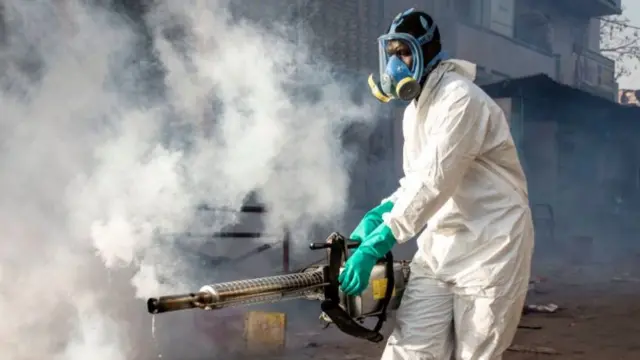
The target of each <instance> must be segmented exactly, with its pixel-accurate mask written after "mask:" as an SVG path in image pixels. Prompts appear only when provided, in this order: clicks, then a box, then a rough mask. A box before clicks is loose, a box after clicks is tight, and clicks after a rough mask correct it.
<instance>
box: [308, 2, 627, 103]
mask: <svg viewBox="0 0 640 360" xmlns="http://www.w3.org/2000/svg"><path fill="white" fill-rule="evenodd" d="M305 3H306V4H305V8H306V9H313V10H312V11H304V12H305V13H307V14H308V13H309V12H311V13H312V18H313V21H312V23H313V25H312V28H313V31H314V33H315V34H318V35H321V36H322V38H323V39H324V44H323V45H324V47H323V50H324V51H325V52H326V53H327V54H330V57H331V59H334V60H335V61H336V62H337V63H338V64H340V65H341V66H344V67H346V68H349V69H353V70H361V71H365V70H366V71H374V70H375V69H376V61H377V54H376V50H377V47H376V37H377V36H379V35H380V34H382V33H383V32H384V31H385V30H386V27H387V26H388V23H389V21H390V20H391V19H392V18H393V16H395V15H396V14H397V13H399V12H400V11H403V10H405V9H407V8H409V7H415V6H417V5H416V3H415V2H413V1H408V0H395V1H385V0H378V1H365V0H354V1H349V2H339V1H337V0H326V1H323V2H314V1H311V0H305ZM310 3H311V4H313V6H309V4H310ZM420 6H421V8H422V9H423V10H425V11H426V12H428V13H430V14H432V15H433V16H434V17H435V18H436V20H437V22H438V25H439V27H440V29H441V33H442V37H443V42H444V47H445V48H446V49H447V50H448V52H449V53H450V54H451V55H453V56H455V57H458V58H461V59H466V60H470V61H473V62H475V63H476V64H478V69H479V73H478V82H480V83H489V82H494V81H500V80H504V79H507V78H518V77H523V76H528V75H534V74H539V73H542V74H546V75H547V76H549V77H551V78H552V79H554V80H556V81H558V82H560V83H563V84H566V85H570V86H573V87H576V88H579V89H582V90H584V91H587V92H590V93H592V94H595V95H598V96H601V97H605V98H607V99H611V100H615V99H616V98H617V93H618V89H617V84H616V81H615V76H614V74H615V63H614V62H613V61H612V60H610V59H608V58H606V57H604V56H603V55H602V54H601V53H600V20H599V17H601V16H606V15H612V14H619V13H621V11H622V10H621V0H584V1H582V2H581V4H580V7H576V6H575V3H574V2H573V1H568V0H557V1H548V0H427V1H423V2H422V4H421V5H420ZM307 14H304V15H307Z"/></svg>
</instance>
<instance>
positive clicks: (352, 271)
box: [338, 224, 397, 296]
mask: <svg viewBox="0 0 640 360" xmlns="http://www.w3.org/2000/svg"><path fill="white" fill-rule="evenodd" d="M396 243H397V241H396V238H395V237H394V236H393V233H392V232H391V229H390V228H389V227H388V226H387V225H385V224H380V225H379V226H378V227H377V228H376V229H375V230H374V231H373V232H371V234H369V236H367V237H366V238H365V239H364V241H362V243H361V244H360V246H359V247H358V248H357V249H356V250H355V252H354V253H353V255H351V257H350V258H349V259H348V260H347V262H346V263H345V264H344V269H343V270H342V273H340V276H339V277H338V282H339V283H340V289H341V290H342V292H344V293H345V294H347V295H351V296H358V295H360V294H362V292H363V291H364V290H366V289H367V287H368V286H369V278H370V277H371V271H373V267H374V266H375V265H376V262H377V261H378V259H381V258H383V257H384V256H385V255H386V254H387V253H388V252H389V251H391V249H392V248H393V246H394V245H395V244H396Z"/></svg>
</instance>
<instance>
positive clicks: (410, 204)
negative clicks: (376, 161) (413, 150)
mask: <svg viewBox="0 0 640 360" xmlns="http://www.w3.org/2000/svg"><path fill="white" fill-rule="evenodd" d="M442 93H443V95H441V96H439V99H436V101H434V104H433V105H431V107H430V108H429V111H428V115H427V116H426V119H418V121H423V126H421V127H419V129H421V130H422V131H424V132H425V139H426V140H425V144H424V146H423V147H422V148H423V149H424V150H423V151H422V153H421V154H419V155H418V157H417V158H418V161H417V163H416V164H412V167H411V169H410V171H409V172H408V173H405V177H404V179H403V180H404V181H403V184H402V187H401V188H402V191H401V192H399V194H398V196H397V198H396V199H395V201H394V207H393V210H392V211H391V212H389V213H388V214H386V215H385V217H384V221H385V224H387V226H389V228H391V231H392V232H393V235H394V236H395V238H396V240H397V241H398V242H399V243H402V242H405V241H407V240H409V239H410V238H412V237H413V236H415V235H416V234H417V233H419V232H420V231H421V230H422V229H423V228H424V227H425V226H426V225H427V221H428V220H429V219H430V218H431V217H432V216H433V215H434V214H435V213H436V212H437V211H438V210H439V209H440V208H441V207H442V206H443V205H444V203H445V202H446V201H447V200H448V199H449V198H450V197H451V196H452V195H453V193H454V192H455V190H456V188H457V187H458V185H459V184H460V182H461V180H462V178H463V176H464V174H465V172H466V170H467V168H468V167H469V165H470V164H471V163H472V161H473V160H474V159H475V157H476V156H477V155H478V153H479V151H480V149H481V148H482V144H483V142H484V138H485V133H486V128H487V125H488V118H489V115H488V110H487V108H486V106H485V104H484V102H483V101H482V100H480V99H478V98H475V97H473V96H471V95H470V94H469V91H468V89H467V88H465V87H464V85H459V84H455V83H453V84H449V85H448V86H447V87H445V88H444V89H442Z"/></svg>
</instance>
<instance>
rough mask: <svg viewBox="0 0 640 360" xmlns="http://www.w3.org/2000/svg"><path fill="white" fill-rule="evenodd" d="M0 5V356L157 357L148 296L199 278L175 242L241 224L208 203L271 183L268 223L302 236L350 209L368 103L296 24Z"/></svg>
mask: <svg viewBox="0 0 640 360" xmlns="http://www.w3.org/2000/svg"><path fill="white" fill-rule="evenodd" d="M247 3H251V4H253V5H254V6H263V7H269V6H270V5H268V4H267V2H264V1H258V0H254V1H249V2H247ZM3 4H4V5H3V7H4V9H3V13H4V17H5V30H6V32H5V37H4V40H5V43H4V44H3V46H2V47H1V50H0V66H1V67H2V75H1V76H2V77H1V80H0V85H1V86H2V88H1V94H0V109H2V110H1V113H0V148H1V150H2V151H1V152H0V189H1V191H2V194H1V196H0V259H1V262H0V309H2V310H1V312H2V321H0V354H1V355H0V358H2V359H11V360H23V359H37V360H41V359H57V360H79V359H93V360H121V359H122V360H124V359H127V360H128V359H134V358H140V359H148V358H150V356H151V355H150V354H154V352H153V351H151V350H149V347H150V346H151V345H150V344H146V343H143V342H140V341H139V340H137V339H138V338H137V337H136V334H138V333H139V332H141V331H149V329H147V328H144V326H143V325H142V324H143V323H144V322H143V321H141V320H137V319H139V318H141V317H144V316H146V314H141V312H143V311H144V307H143V306H141V302H140V301H139V300H136V298H138V299H140V298H144V297H147V296H156V295H160V294H163V293H167V292H174V291H183V290H193V287H194V286H197V285H198V284H197V283H196V282H195V281H191V279H189V277H188V276H187V275H185V274H188V272H186V273H185V271H184V267H185V266H187V265H185V264H183V262H181V256H182V255H181V253H180V252H179V251H177V250H176V246H175V241H176V238H177V237H175V236H172V235H171V234H180V233H185V232H200V233H203V232H204V233H207V232H214V231H217V230H220V229H222V228H223V227H225V226H227V225H230V224H233V223H234V222H235V221H236V216H234V213H233V212H225V211H219V212H214V213H213V216H206V217H203V216H200V215H198V214H199V213H198V212H197V211H196V209H197V208H198V206H200V205H202V204H207V205H210V206H213V207H216V208H230V209H238V208H239V207H240V206H241V205H242V202H243V200H244V199H245V198H246V196H247V194H249V193H251V192H252V191H258V192H259V194H260V198H261V200H262V201H264V203H265V204H266V205H267V206H268V208H269V210H270V213H269V216H268V222H267V224H266V227H267V228H269V229H279V228H281V227H282V226H285V225H287V226H293V227H294V228H295V229H296V230H297V231H298V232H299V233H300V234H304V232H305V231H306V230H307V229H308V228H309V227H311V226H313V225H315V224H316V223H323V222H328V221H334V220H336V219H340V217H341V216H342V215H343V212H344V211H345V209H346V206H347V198H348V194H347V192H348V191H347V189H348V185H349V172H348V171H347V169H348V166H349V163H350V159H351V157H350V155H349V154H348V153H347V152H345V151H344V150H343V147H342V140H341V132H342V131H343V130H344V129H345V127H346V126H348V125H349V124H351V123H353V122H363V121H370V119H372V118H373V108H372V107H371V106H369V105H366V106H365V105H358V104H356V103H354V102H353V101H351V100H349V99H350V98H351V96H350V91H351V88H350V86H349V85H348V84H345V83H340V82H338V81H337V80H335V78H334V76H333V74H332V72H331V68H330V67H329V66H327V64H326V63H323V61H321V60H318V57H316V56H315V55H314V54H313V52H312V51H310V49H309V48H308V47H306V46H304V44H303V43H300V38H299V37H298V36H296V37H294V36H293V35H294V34H293V30H292V28H291V24H286V23H284V24H281V25H278V23H277V22H268V21H267V22H265V23H268V24H269V26H268V28H267V27H266V25H265V24H262V25H258V24H256V23H252V22H250V21H248V20H243V19H242V18H241V17H239V16H237V15H232V12H231V11H230V10H229V6H228V5H229V4H227V3H225V2H224V1H222V0H211V1H195V0H163V1H156V2H154V5H153V6H149V8H148V9H147V11H146V15H145V16H144V17H143V18H139V19H135V17H134V18H130V17H127V16H125V15H123V14H122V12H121V11H120V12H116V11H114V9H116V8H117V6H115V5H114V4H111V3H107V2H106V1H102V2H100V1H94V2H91V4H89V2H87V1H74V0H67V1H51V0H32V1H24V0H5V1H4V2H3ZM243 6H248V4H244V5H243ZM143 21H144V24H143V23H142V22H143ZM144 29H147V30H148V31H147V32H145V31H143V30H144ZM297 35H299V34H297ZM294 39H296V41H294ZM309 91H311V92H309ZM308 92H309V93H308ZM189 241H197V240H189ZM301 241H302V242H304V243H306V242H307V241H308V239H302V240H301ZM188 356H189V354H184V357H183V359H187V358H189V357H188Z"/></svg>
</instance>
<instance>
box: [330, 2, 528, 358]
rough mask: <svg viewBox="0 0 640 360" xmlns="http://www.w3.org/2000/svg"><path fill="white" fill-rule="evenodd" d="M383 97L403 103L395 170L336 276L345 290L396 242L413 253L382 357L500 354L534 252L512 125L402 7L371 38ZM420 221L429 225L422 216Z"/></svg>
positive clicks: (471, 71) (357, 290)
mask: <svg viewBox="0 0 640 360" xmlns="http://www.w3.org/2000/svg"><path fill="white" fill-rule="evenodd" d="M379 51H380V61H381V62H382V63H381V64H380V65H381V66H380V69H381V74H380V82H379V83H378V82H376V81H375V80H374V79H373V76H371V77H369V85H370V86H371V89H372V93H373V95H374V96H375V97H376V98H378V99H379V100H381V101H383V102H390V101H396V100H404V101H407V102H409V103H408V105H407V107H406V109H405V111H404V119H403V122H402V129H403V136H404V149H403V168H404V177H403V178H402V179H401V180H400V186H399V188H398V190H397V191H395V192H394V193H393V194H392V195H391V196H390V197H389V198H388V199H385V200H384V201H382V203H381V205H379V206H378V207H376V208H374V209H373V210H371V211H369V212H368V213H367V214H366V215H365V216H364V218H363V219H362V221H361V223H360V224H359V225H358V226H357V227H356V229H355V230H354V233H353V234H352V235H351V238H353V239H354V240H356V241H360V245H359V247H358V248H357V249H356V250H355V251H354V252H353V253H352V255H351V256H350V257H349V259H348V261H347V262H346V263H345V266H344V270H343V272H342V273H341V275H340V277H339V282H340V287H341V289H342V291H343V292H344V293H346V294H349V295H352V296H356V295H359V294H361V293H362V291H364V290H365V289H366V288H367V287H368V286H369V285H370V283H369V281H370V276H371V271H372V268H373V266H374V264H375V263H376V261H377V260H378V259H380V258H382V257H383V256H384V255H385V254H386V253H387V252H389V251H390V250H391V248H392V247H393V246H394V245H395V244H396V243H404V242H406V241H408V240H410V239H412V238H414V237H415V236H418V237H417V242H418V251H417V253H416V254H415V256H414V258H413V261H412V263H411V275H410V277H409V281H408V283H407V286H406V288H405V291H404V293H403V297H402V302H401V304H400V307H399V308H398V311H397V314H396V325H395V328H394V330H393V333H392V334H391V336H390V338H389V339H388V342H387V345H386V348H385V350H384V353H383V355H382V359H383V360H449V359H452V358H453V359H457V360H498V359H501V358H502V355H503V353H504V352H505V351H506V349H507V348H508V347H509V345H510V343H511V341H512V340H513V337H514V334H515V332H516V329H517V326H518V322H519V320H520V316H521V312H522V308H523V305H524V300H525V296H526V293H527V289H528V280H529V275H530V267H531V256H532V252H533V243H534V240H533V237H534V232H533V225H532V217H531V210H530V207H529V201H528V193H527V182H526V179H525V175H524V172H523V170H522V166H521V165H520V161H519V159H518V154H517V151H516V147H515V145H514V141H513V138H512V136H511V133H510V129H509V124H508V122H507V119H506V118H505V115H504V113H503V111H502V110H501V109H500V107H498V105H497V104H496V103H495V102H494V101H493V100H492V99H491V98H490V97H489V96H488V95H487V94H486V93H484V92H483V91H482V90H481V89H480V88H479V87H478V86H476V85H475V84H474V82H473V80H474V77H475V66H474V65H473V64H471V63H469V62H467V61H462V60H455V59H449V58H448V57H447V56H446V55H445V53H444V52H443V51H442V49H441V43H440V33H439V31H438V28H437V26H436V25H435V23H434V21H433V19H432V18H431V17H430V16H429V15H427V14H426V13H424V12H420V11H415V10H413V9H410V10H408V11H406V12H404V13H401V14H399V15H398V16H397V17H396V18H395V19H394V20H393V22H392V24H391V26H390V27H389V29H388V31H387V33H386V34H385V35H382V36H381V37H380V38H379ZM427 223H428V224H427Z"/></svg>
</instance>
